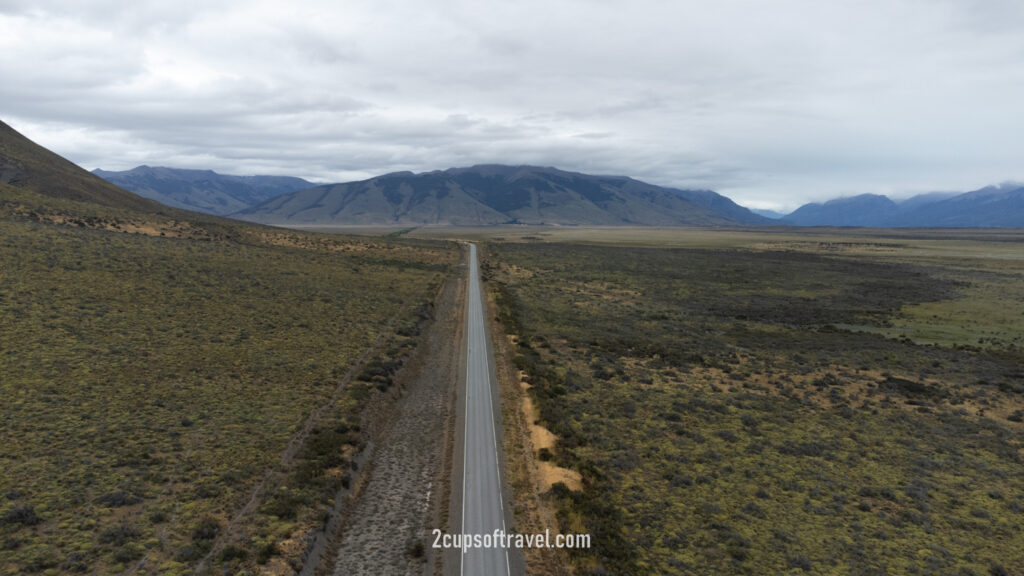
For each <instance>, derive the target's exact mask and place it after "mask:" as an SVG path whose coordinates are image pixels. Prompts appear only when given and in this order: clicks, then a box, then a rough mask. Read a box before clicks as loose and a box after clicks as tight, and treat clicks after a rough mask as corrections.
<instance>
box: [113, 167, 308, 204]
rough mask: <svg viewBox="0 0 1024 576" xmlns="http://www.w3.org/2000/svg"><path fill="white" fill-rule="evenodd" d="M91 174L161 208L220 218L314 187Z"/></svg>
mask: <svg viewBox="0 0 1024 576" xmlns="http://www.w3.org/2000/svg"><path fill="white" fill-rule="evenodd" d="M93 174H95V175H97V176H99V177H101V178H103V179H104V180H106V181H108V182H111V183H113V184H115V185H117V186H120V187H121V188H124V189H126V190H131V191H132V192H135V193H136V194H138V195H140V196H143V197H145V198H150V199H152V200H156V201H157V202H160V203H161V204H166V205H168V206H175V207H178V208H184V209H186V210H196V211H199V212H206V213H209V214H217V215H222V216H223V215H227V214H231V213H233V212H238V211H239V210H244V209H245V208H249V207H250V206H255V205H256V204H259V203H261V202H264V201H266V200H269V199H271V198H274V197H275V196H280V195H281V194H286V193H288V192H295V191H296V190H302V189H305V188H311V187H313V186H314V184H313V183H312V182H308V181H306V180H303V179H302V178H293V177H290V176H232V175H228V174H218V173H216V172H214V171H212V170H182V169H178V168H165V167H151V166H138V167H136V168H133V169H131V170H125V171H120V172H115V171H108V170H94V171H93Z"/></svg>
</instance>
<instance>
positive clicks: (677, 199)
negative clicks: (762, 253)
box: [234, 165, 769, 226]
mask: <svg viewBox="0 0 1024 576" xmlns="http://www.w3.org/2000/svg"><path fill="white" fill-rule="evenodd" d="M234 216H235V217H237V218H241V219H244V220H251V221H255V222H263V223H273V224H321V225H332V224H333V225H344V224H377V225H381V224H395V225H403V224H411V225H430V224H448V225H457V226H474V225H476V226H479V225H495V224H537V225H545V224H547V225H603V226H614V225H641V226H678V225H731V224H742V223H759V224H760V223H767V222H769V220H767V219H766V218H763V217H761V216H757V215H755V214H753V213H751V212H750V211H749V210H747V209H746V208H743V207H740V206H738V205H736V204H735V203H733V202H732V201H731V200H729V199H728V198H725V197H724V196H721V195H718V194H716V193H714V192H710V191H693V190H673V189H669V188H662V187H660V186H654V185H651V184H646V183H644V182H640V181H638V180H634V179H632V178H627V177H622V176H592V175H587V174H579V173H574V172H565V171H562V170H557V169H555V168H541V167H535V166H500V165H481V166H473V167H471V168H452V169H449V170H444V171H435V172H427V173H422V174H413V173H411V172H399V173H394V174H387V175H384V176H379V177H376V178H371V179H369V180H364V181H361V182H349V183H344V184H332V185H326V186H318V187H316V188H310V189H308V190H301V191H298V192H293V193H291V194H285V195H282V196H279V197H277V198H274V199H271V200H268V201H267V202H264V203H262V204H260V205H258V206H255V207H253V208H249V209H246V210H243V211H241V212H239V213H238V214H235V215H234Z"/></svg>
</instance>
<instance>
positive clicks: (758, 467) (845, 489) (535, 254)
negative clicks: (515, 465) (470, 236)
mask: <svg viewBox="0 0 1024 576" xmlns="http://www.w3.org/2000/svg"><path fill="white" fill-rule="evenodd" d="M417 232H419V231H417ZM616 234H618V235H619V236H616ZM496 235H497V236H500V237H501V240H500V241H495V239H494V236H496ZM477 237H478V238H479V239H481V240H488V238H489V241H488V243H487V246H486V253H487V255H488V258H487V260H486V262H485V264H484V273H485V277H486V279H487V280H488V281H489V285H490V286H491V288H492V291H493V294H492V295H493V297H494V298H495V301H496V303H497V310H498V311H499V316H500V320H501V324H502V326H504V328H505V329H506V330H507V331H508V332H510V333H512V334H515V335H516V336H517V338H516V339H515V340H516V341H517V342H518V344H517V349H516V352H517V358H516V362H517V364H518V365H519V367H520V368H521V369H522V370H523V371H525V372H526V375H527V378H528V380H529V383H530V385H531V388H530V390H529V393H530V394H531V395H532V397H533V401H534V403H535V404H536V405H537V407H538V409H539V413H540V421H541V422H540V423H541V424H543V425H545V426H546V427H547V428H548V429H550V430H551V431H552V432H554V433H555V434H556V435H557V436H558V441H557V443H556V445H555V447H554V449H553V450H547V451H545V453H544V454H538V457H540V458H544V459H551V460H553V461H554V462H556V463H557V464H558V465H560V466H564V467H567V468H571V469H574V470H576V471H578V472H579V473H580V474H581V475H582V479H583V482H582V489H581V490H572V489H570V488H569V487H568V486H565V485H560V484H556V485H555V486H554V488H552V490H551V491H550V492H548V493H547V494H546V495H545V498H546V500H547V502H548V505H549V506H551V507H552V508H554V509H555V510H556V511H557V518H558V522H559V525H560V526H559V528H560V529H561V530H563V531H567V532H588V533H590V534H592V535H593V538H594V544H595V546H594V547H593V548H592V549H591V550H589V551H574V552H573V553H572V554H573V556H572V560H573V565H574V567H575V570H576V572H577V573H581V574H606V573H616V574H618V573H622V574H625V573H629V574H670V573H671V574H758V575H760V574H804V573H807V574H960V575H968V574H977V575H989V574H992V575H999V574H1015V573H1020V572H1024V560H1022V558H1024V557H1022V555H1021V553H1020V551H1021V550H1024V496H1022V495H1024V463H1022V460H1021V455H1022V453H1021V447H1022V440H1024V424H1022V420H1024V343H1022V341H1021V334H1024V250H1022V247H1024V243H1022V242H1021V240H1022V238H1021V235H1020V234H1019V233H1016V234H1015V233H1013V232H1001V233H999V234H987V233H982V232H977V231H973V232H972V231H962V232H957V231H914V232H911V231H897V232H886V231H858V232H840V231H836V230H815V231H804V232H794V231H792V230H764V231H677V232H672V231H668V230H664V231H651V232H649V233H648V234H647V235H646V236H645V235H644V232H643V231H635V230H634V231H613V232H608V231H597V232H594V231H589V232H588V231H586V230H547V231H543V230H541V231H538V230H530V231H501V232H488V231H480V232H479V235H478V236H477ZM666 246H668V247H666Z"/></svg>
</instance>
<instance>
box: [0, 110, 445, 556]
mask: <svg viewBox="0 0 1024 576" xmlns="http://www.w3.org/2000/svg"><path fill="white" fill-rule="evenodd" d="M0 134H2V136H3V138H2V140H0V144H2V148H0V166H3V169H2V170H0V173H2V175H3V182H0V231H2V233H0V350H2V351H3V354H0V398H3V399H4V403H3V409H2V410H0V438H2V440H3V442H0V494H2V495H3V497H0V574H19V575H20V574H78V573H83V574H125V573H138V574H156V573H160V574H164V575H168V576H185V575H192V574H196V573H197V572H198V573H213V572H214V570H212V569H204V568H202V567H203V566H210V565H213V566H215V567H216V570H215V572H216V573H218V574H219V573H222V572H224V571H227V572H230V573H232V574H238V573H250V574H254V573H257V571H261V572H264V573H279V574H285V573H287V574H291V573H293V572H294V571H295V568H294V567H296V566H299V565H300V564H301V562H303V561H308V562H309V563H312V560H309V558H311V556H309V555H308V553H307V552H308V551H307V546H308V543H309V542H312V541H313V540H312V539H311V538H316V537H321V538H326V537H327V534H328V533H327V531H326V529H325V528H324V524H323V522H324V520H325V517H326V516H325V514H326V513H327V511H329V510H331V504H333V503H334V502H335V501H336V500H337V501H338V502H346V501H348V500H349V496H348V494H349V493H348V492H346V490H347V487H348V486H349V485H350V483H352V484H354V483H355V482H356V480H357V479H358V478H359V476H358V474H359V473H358V471H357V464H356V462H357V461H358V462H360V463H362V462H365V459H366V456H365V453H363V452H362V451H363V450H364V448H365V445H366V442H367V441H368V438H370V436H368V435H366V434H365V433H363V432H361V431H360V424H363V425H365V424H366V423H368V422H371V421H372V419H371V417H370V416H366V417H364V414H367V413H368V412H369V411H368V410H365V408H366V406H367V405H368V404H369V403H371V402H372V403H374V405H375V406H376V411H374V412H373V414H374V415H376V414H388V410H389V406H390V405H391V404H390V402H391V400H390V399H391V398H394V396H395V392H394V391H393V389H394V388H395V387H394V386H392V382H393V377H394V376H395V375H396V371H397V370H398V368H399V367H400V366H401V365H402V363H403V361H404V359H405V358H406V357H408V356H409V355H410V354H411V353H412V352H411V351H412V350H414V349H415V348H416V347H417V343H418V342H419V336H418V334H419V327H420V326H421V325H423V324H424V323H425V322H426V321H427V318H428V317H429V315H430V311H431V310H432V309H433V306H432V303H433V299H434V297H435V294H437V291H438V289H439V287H440V285H441V283H442V282H444V280H445V279H446V278H447V277H448V276H449V275H450V272H451V269H452V267H453V265H454V264H455V262H457V260H458V258H459V256H460V254H459V251H458V249H457V247H456V246H455V245H454V244H449V243H440V242H427V241H418V242H413V241H408V240H403V239H354V238H344V237H340V236H326V235H318V234H307V233H300V232H295V231H288V230H275V229H271V228H267V227H264V226H258V225H254V224H249V223H245V222H237V221H231V220H227V219H223V218H219V217H215V216H210V215H205V214H198V213H194V212H187V211H184V210H179V209H176V208H168V207H164V206H161V205H159V204H157V203H156V202H153V201H152V200H148V199H144V198H140V197H138V196H136V195H134V194H132V193H130V192H127V191H124V190H121V189H119V188H117V187H115V186H113V185H111V184H109V183H107V182H104V181H103V180H100V179H99V178H98V177H96V176H94V175H92V174H89V173H88V172H86V171H84V170H82V169H80V168H78V167H77V166H75V165H74V164H72V163H71V162H68V161H67V160H64V159H63V158H60V157H59V156H57V155H56V154H53V153H52V152H49V151H47V150H45V149H43V148H41V147H39V146H37V145H35V144H33V143H32V142H30V141H29V140H27V139H26V138H24V137H23V136H21V135H20V134H17V133H16V132H14V131H13V130H10V129H9V128H7V127H6V126H4V129H3V130H2V131H0ZM385 361H386V364H384V363H385ZM382 365H383V366H385V367H386V368H382V367H381V366H382ZM371 369H372V372H371ZM371 380H372V382H371ZM389 390H392V391H390V392H389ZM403 392H404V389H403ZM329 470H330V471H329ZM426 514H427V512H424V515H426ZM397 537H398V538H401V539H403V541H404V539H406V538H408V537H411V535H410V534H407V533H401V532H400V533H399V536H397ZM428 554H429V552H428Z"/></svg>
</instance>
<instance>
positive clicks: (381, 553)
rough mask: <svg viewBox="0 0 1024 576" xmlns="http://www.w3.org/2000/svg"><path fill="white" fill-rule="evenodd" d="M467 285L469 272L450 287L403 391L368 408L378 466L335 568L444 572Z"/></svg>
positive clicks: (338, 571) (350, 518) (405, 373)
mask: <svg viewBox="0 0 1024 576" xmlns="http://www.w3.org/2000/svg"><path fill="white" fill-rule="evenodd" d="M464 290H465V283H464V279H453V280H451V281H449V282H448V283H447V284H446V286H445V287H444V288H443V289H442V293H441V296H440V298H439V299H438V302H437V306H436V307H435V311H436V312H435V318H436V319H435V320H434V321H433V322H432V323H431V324H429V326H428V327H427V329H426V330H427V331H426V333H425V334H424V335H423V339H422V341H421V343H420V346H419V347H418V348H417V349H416V351H415V352H414V354H413V356H412V357H411V358H410V359H409V360H408V361H407V362H406V364H405V365H404V367H403V369H402V370H401V371H400V372H399V374H398V375H397V378H396V382H397V383H398V384H399V390H400V393H399V396H398V398H396V399H395V400H394V402H392V403H389V404H388V405H382V406H377V407H375V410H374V412H375V413H372V414H369V415H367V425H366V427H365V429H367V430H368V431H369V434H370V437H371V439H372V442H373V445H374V446H375V447H376V448H375V450H374V453H373V454H372V455H371V456H370V458H371V461H372V469H371V470H370V471H369V474H368V478H367V479H366V484H365V487H364V488H363V490H362V493H361V494H360V496H359V498H358V500H357V501H356V502H355V503H354V507H353V509H352V511H351V513H350V514H348V515H347V520H346V522H345V524H344V525H343V528H342V530H341V533H340V535H339V538H338V541H337V547H336V553H335V554H334V558H333V568H332V570H333V571H332V572H330V573H332V574H335V575H337V576H343V575H349V574H394V575H399V574H431V573H434V574H440V573H442V570H443V567H442V565H441V564H442V559H441V555H440V554H437V555H435V554H434V553H433V549H432V547H431V544H432V542H433V539H432V534H431V531H432V530H433V529H435V528H440V529H446V526H444V525H443V524H442V522H443V521H444V520H443V518H444V517H445V516H446V514H442V511H445V512H446V511H447V509H448V498H449V494H448V488H447V487H448V486H449V485H450V473H451V461H452V460H451V459H452V434H453V430H452V428H453V425H454V412H453V411H454V398H455V386H456V385H457V383H458V367H459V366H458V362H459V349H458V346H459V344H460V343H461V342H462V331H463V309H462V308H463V307H462V305H461V304H462V302H463V300H464V299H465V293H464ZM420 544H421V545H422V547H420V546H419V545H420Z"/></svg>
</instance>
